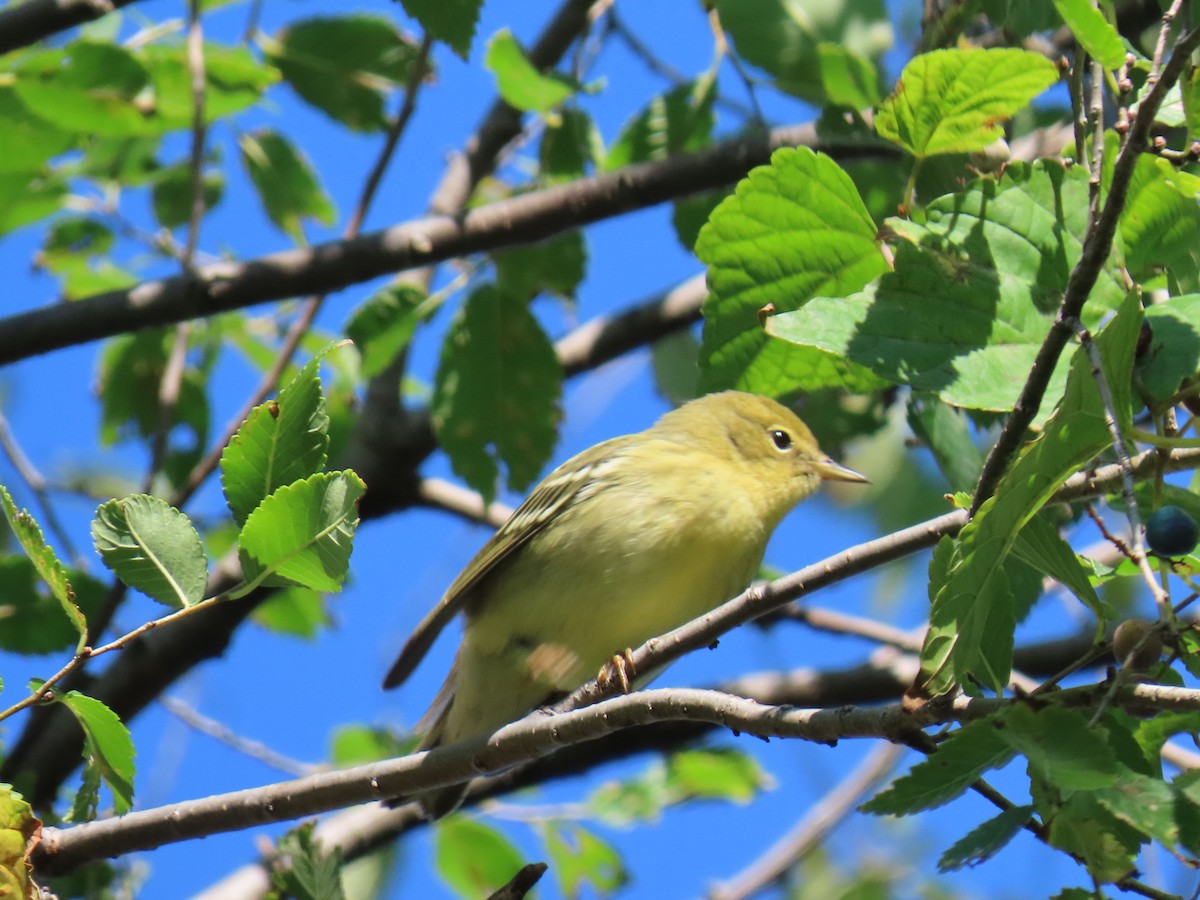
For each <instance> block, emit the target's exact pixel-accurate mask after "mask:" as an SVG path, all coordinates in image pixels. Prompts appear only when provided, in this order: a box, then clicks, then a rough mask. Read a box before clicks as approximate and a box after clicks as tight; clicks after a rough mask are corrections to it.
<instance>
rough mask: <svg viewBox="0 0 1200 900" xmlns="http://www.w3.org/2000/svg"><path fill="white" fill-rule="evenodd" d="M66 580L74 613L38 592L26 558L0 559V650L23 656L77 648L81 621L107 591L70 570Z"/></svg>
mask: <svg viewBox="0 0 1200 900" xmlns="http://www.w3.org/2000/svg"><path fill="white" fill-rule="evenodd" d="M68 577H69V580H70V584H71V588H72V592H71V594H70V595H69V597H70V599H71V603H72V605H73V606H75V607H76V610H75V611H74V612H71V611H69V610H68V609H67V607H66V605H65V604H64V603H63V602H62V601H60V600H59V599H58V598H57V597H56V596H54V595H53V594H52V593H51V592H50V591H47V590H42V589H40V585H41V584H43V583H44V582H42V581H41V580H40V579H39V577H38V572H37V569H35V568H34V564H33V562H32V560H30V559H29V558H28V557H26V556H3V557H0V597H3V598H4V627H3V628H0V648H3V649H5V650H8V651H11V652H13V653H20V654H23V655H26V656H29V655H39V654H43V653H57V652H60V651H62V650H67V649H70V648H75V649H78V648H79V646H80V644H81V642H82V634H83V630H82V628H83V627H86V625H85V624H84V619H85V618H86V617H87V616H89V615H92V614H94V613H95V612H96V611H97V610H99V609H100V606H101V604H102V603H103V600H104V595H105V594H106V593H107V589H106V588H105V587H104V586H103V585H101V584H100V583H99V582H98V581H96V580H95V579H94V578H91V577H89V576H88V575H87V574H86V573H84V572H79V571H71V572H69V573H68ZM81 626H82V627H81Z"/></svg>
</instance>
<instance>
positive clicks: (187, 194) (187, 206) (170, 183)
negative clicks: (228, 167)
mask: <svg viewBox="0 0 1200 900" xmlns="http://www.w3.org/2000/svg"><path fill="white" fill-rule="evenodd" d="M224 193H225V176H224V175H223V174H222V173H221V172H220V171H219V170H215V169H206V170H205V171H204V173H203V175H202V177H201V194H202V195H203V197H204V211H205V212H208V211H209V210H211V209H212V208H213V207H214V206H216V205H217V204H218V203H220V202H221V197H222V195H223V194H224ZM152 197H153V203H154V217H155V218H156V219H158V224H160V225H161V226H162V227H163V228H178V227H180V226H181V225H186V224H188V222H190V221H191V218H192V171H191V166H189V165H187V164H186V163H179V164H178V165H174V166H168V167H166V168H164V169H163V170H162V171H161V172H160V173H159V174H158V176H157V177H156V178H155V179H154V189H153V192H152Z"/></svg>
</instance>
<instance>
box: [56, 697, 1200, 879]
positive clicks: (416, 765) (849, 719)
mask: <svg viewBox="0 0 1200 900" xmlns="http://www.w3.org/2000/svg"><path fill="white" fill-rule="evenodd" d="M1058 696H1059V699H1060V700H1062V702H1067V703H1074V704H1077V705H1082V706H1087V705H1088V704H1090V703H1093V702H1094V701H1095V699H1096V688H1095V687H1086V688H1073V689H1071V690H1068V691H1063V692H1061V693H1060V694H1059V695H1058ZM1012 702H1020V701H1012V700H1004V699H998V698H978V697H974V698H973V697H966V696H963V697H957V698H955V699H954V700H952V701H950V702H946V703H931V704H927V705H926V706H925V707H922V708H921V709H920V710H917V711H909V710H905V709H904V708H903V706H902V705H900V704H890V705H888V706H881V707H871V708H854V707H841V708H838V709H828V710H826V709H797V708H795V707H780V706H765V705H763V704H759V703H756V702H754V701H752V700H746V699H743V698H741V697H734V696H732V695H730V694H724V693H721V692H719V691H706V690H699V689H660V690H650V691H640V692H638V693H634V694H629V695H626V696H622V697H616V698H613V699H610V700H606V701H603V702H602V703H598V704H596V705H595V706H591V707H588V708H587V709H582V710H575V711H573V712H567V713H560V714H558V715H553V716H546V715H543V714H542V713H533V714H531V715H530V716H528V717H527V718H525V719H522V720H521V721H520V722H515V723H513V724H512V725H506V726H505V727H504V728H501V729H500V730H499V731H497V732H495V733H494V734H492V735H490V736H487V737H481V738H476V739H474V740H470V741H464V742H462V743H459V744H454V745H452V746H448V747H439V748H437V749H435V750H428V751H424V752H421V753H414V754H411V755H409V756H404V757H400V758H399V759H391V760H386V761H384V762H378V763H371V764H369V765H365V766H355V767H353V768H350V769H343V770H341V771H337V772H325V773H321V774H319V775H310V776H308V777H306V778H298V779H295V780H292V781H286V782H281V783H279V784H274V785H269V786H267V787H263V788H252V789H249V790H243V791H234V792H232V793H228V794H221V795H217V796H213V797H205V798H203V799H200V800H192V801H185V802H183V803H174V804H170V805H168V806H162V807H159V808H157V809H151V810H145V811H141V812H133V813H129V814H127V815H125V816H121V817H114V818H111V819H105V820H102V821H98V822H91V823H87V824H84V825H77V826H75V827H73V828H67V829H57V828H46V829H44V830H43V832H42V841H41V844H40V845H39V846H38V848H37V849H36V850H35V851H34V856H33V860H34V864H35V866H36V867H37V868H38V870H39V871H41V872H42V873H43V874H54V873H60V872H66V871H70V870H71V869H73V868H75V867H77V866H79V865H82V864H83V863H85V862H89V861H90V860H93V859H98V858H102V857H109V856H121V855H124V854H126V853H130V852H134V851H138V850H149V849H153V848H155V847H160V846H162V845H164V844H167V843H174V842H178V841H184V840H190V839H192V838H197V837H203V836H206V835H210V834H217V833H221V832H226V831H234V830H241V829H244V828H249V827H252V826H254V825H261V824H266V823H270V822H280V821H287V820H290V819H295V818H299V817H301V816H307V815H313V814H315V813H320V812H324V811H327V810H330V809H336V808H339V807H343V806H347V805H351V804H358V803H367V802H370V801H372V800H382V799H388V798H391V797H395V796H405V795H410V794H413V793H418V792H421V791H424V790H427V789H429V788H434V787H439V786H443V785H448V784H453V783H456V782H460V781H463V780H465V779H467V778H470V777H471V776H472V775H476V774H487V773H492V772H500V771H502V770H504V769H507V768H509V767H510V766H513V765H517V764H519V763H521V762H524V761H526V760H530V759H538V758H541V757H544V756H547V755H549V754H551V753H553V752H554V751H556V750H557V749H559V748H560V747H564V746H571V745H575V744H580V743H585V742H587V741H593V740H596V739H598V738H601V737H604V736H605V735H608V734H611V733H614V732H618V731H623V730H625V729H628V728H632V727H635V726H640V725H649V724H653V723H659V722H677V721H685V722H707V723H708V724H710V725H714V726H718V727H721V728H728V729H730V730H732V731H734V732H736V733H738V734H743V733H745V734H752V735H755V736H758V737H763V738H771V737H781V738H783V737H789V738H800V739H802V740H808V741H813V742H815V743H821V744H831V745H832V744H836V743H837V742H838V741H840V740H844V739H848V738H881V739H884V740H888V741H891V742H893V743H905V744H907V743H908V742H909V741H910V740H912V739H913V737H914V734H915V733H916V732H917V731H919V729H922V728H927V727H929V726H931V725H939V724H947V723H950V722H962V721H970V720H972V719H977V718H980V717H983V716H986V715H989V714H991V713H993V712H996V711H997V710H999V709H1002V708H1003V707H1004V706H1006V705H1008V704H1011V703H1012ZM1119 702H1120V703H1121V705H1122V706H1125V707H1129V708H1131V709H1135V710H1137V711H1138V712H1142V713H1144V712H1148V711H1153V710H1158V709H1162V710H1171V711H1196V710H1200V691H1197V690H1190V689H1187V688H1179V687H1166V686H1163V685H1144V684H1143V685H1132V686H1130V687H1128V688H1125V689H1123V690H1122V691H1121V692H1120V696H1119Z"/></svg>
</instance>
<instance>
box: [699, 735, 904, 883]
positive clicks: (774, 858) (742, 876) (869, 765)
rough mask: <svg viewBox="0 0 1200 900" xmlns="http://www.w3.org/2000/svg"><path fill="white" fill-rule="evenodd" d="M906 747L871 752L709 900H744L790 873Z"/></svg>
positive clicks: (888, 770)
mask: <svg viewBox="0 0 1200 900" xmlns="http://www.w3.org/2000/svg"><path fill="white" fill-rule="evenodd" d="M906 749H907V748H905V747H903V746H901V745H898V744H882V745H880V746H878V747H876V748H875V749H874V750H872V751H871V752H870V753H869V754H868V755H867V757H866V759H864V760H863V761H862V762H860V763H859V764H858V765H857V766H855V767H854V769H853V770H852V771H851V772H850V774H849V775H847V776H846V777H845V778H844V779H843V780H842V781H841V782H839V783H838V784H837V785H835V786H834V787H833V789H832V790H830V791H829V793H827V794H826V795H825V796H824V797H822V798H821V799H820V800H819V801H818V802H817V803H816V804H815V805H814V806H813V807H812V809H810V810H809V811H808V812H807V813H806V814H805V815H804V817H803V818H801V819H800V821H799V822H797V823H796V825H795V826H794V827H792V828H791V829H790V830H789V831H788V832H787V834H785V835H783V837H781V838H780V839H779V840H778V841H776V842H775V843H774V844H772V845H771V846H770V847H768V848H767V850H766V852H765V853H763V855H762V856H760V857H759V858H758V859H756V860H755V861H754V862H753V863H751V864H750V865H748V866H747V867H746V868H744V869H742V871H741V872H739V873H738V874H737V875H735V876H734V877H733V878H731V879H729V880H728V881H725V882H722V883H721V884H719V885H716V886H715V887H713V888H712V889H711V890H709V892H708V897H709V900H744V898H746V897H752V896H754V895H755V894H757V893H758V892H759V891H762V890H765V889H766V888H768V887H770V886H771V885H772V884H774V883H775V882H776V881H778V880H779V879H781V878H783V877H784V875H786V874H787V871H788V869H790V868H792V867H793V866H795V865H796V864H797V863H798V862H799V861H800V860H802V859H803V858H804V857H805V856H806V855H808V853H809V852H811V851H812V850H813V849H814V848H815V847H818V846H820V844H821V842H822V841H824V840H825V838H826V837H828V836H829V833H830V832H832V831H833V829H834V828H836V827H837V826H838V825H839V824H841V822H842V821H843V820H845V819H846V818H847V817H849V816H850V815H851V814H852V813H853V812H854V807H855V804H856V803H858V801H859V799H860V798H861V797H862V796H863V795H864V794H866V793H867V792H868V791H871V790H874V789H875V787H877V786H878V785H879V784H880V783H881V782H882V781H883V780H884V779H885V778H887V776H888V775H889V774H890V773H891V771H892V769H894V768H895V767H896V765H897V764H898V763H899V762H900V759H901V757H903V756H904V753H905V751H906Z"/></svg>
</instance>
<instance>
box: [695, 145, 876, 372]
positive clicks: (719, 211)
mask: <svg viewBox="0 0 1200 900" xmlns="http://www.w3.org/2000/svg"><path fill="white" fill-rule="evenodd" d="M875 232H876V229H875V223H874V222H872V221H871V217H870V215H869V214H868V213H867V210H866V207H864V206H863V203H862V200H861V198H860V197H859V196H858V192H857V191H856V190H855V188H854V184H853V182H851V181H850V178H849V176H848V175H846V173H845V172H844V171H842V169H841V168H839V167H838V165H837V163H835V162H834V161H833V160H832V159H830V158H829V157H827V156H825V155H824V154H820V153H814V152H813V151H811V150H808V149H806V148H802V149H798V150H793V149H782V150H777V151H776V152H775V153H774V154H773V155H772V156H771V163H770V165H768V166H759V167H758V168H756V169H754V170H752V171H751V172H750V174H749V175H748V176H747V177H746V178H744V179H743V180H742V181H741V182H740V183H739V184H738V186H737V190H736V192H735V193H734V195H733V196H732V197H728V198H726V200H725V201H724V202H723V203H721V205H720V206H718V207H717V208H716V210H714V212H713V213H712V215H711V216H710V217H709V220H708V224H707V225H705V226H704V228H703V229H702V230H701V232H700V237H699V239H698V240H697V241H696V255H697V256H699V257H700V259H701V261H702V262H704V263H705V264H706V265H707V266H708V287H709V295H708V298H707V299H706V300H705V302H704V348H703V358H702V361H701V366H702V370H701V389H702V390H705V391H709V390H715V389H719V388H728V387H736V388H740V389H742V390H748V391H756V392H759V393H764V394H772V395H777V394H781V393H785V392H787V391H791V390H795V389H797V388H806V389H814V388H817V387H822V386H842V385H844V384H847V383H854V384H855V385H856V386H859V387H862V386H866V385H868V384H871V383H873V382H874V379H871V378H870V377H869V376H866V373H865V372H863V370H862V369H861V368H860V367H859V366H858V365H856V364H853V363H847V362H846V361H845V360H844V359H839V358H837V357H835V356H833V355H831V354H827V353H825V352H824V351H820V350H811V351H808V352H803V353H797V352H796V351H795V348H794V347H789V346H788V345H787V344H786V343H782V342H778V341H773V340H771V339H770V338H768V337H767V335H766V334H765V333H764V331H763V327H762V324H761V323H760V319H759V316H760V313H761V311H762V310H764V309H773V310H774V311H775V312H777V313H783V312H788V311H790V310H795V309H798V308H800V307H801V306H803V305H804V304H805V303H806V302H808V301H809V300H810V299H811V298H812V297H816V296H845V295H847V294H850V293H852V292H853V291H856V290H859V289H861V288H862V287H863V285H865V284H867V283H868V282H869V281H871V280H872V279H874V278H876V277H878V276H879V275H881V274H882V273H883V272H885V271H886V270H887V263H886V262H885V261H884V257H883V255H882V254H881V253H880V250H879V246H878V244H877V243H876V241H875ZM864 376H866V377H865V378H864ZM877 385H878V383H877V382H874V386H877Z"/></svg>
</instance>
